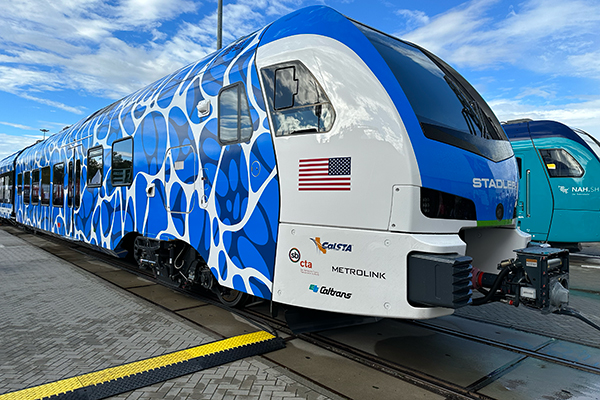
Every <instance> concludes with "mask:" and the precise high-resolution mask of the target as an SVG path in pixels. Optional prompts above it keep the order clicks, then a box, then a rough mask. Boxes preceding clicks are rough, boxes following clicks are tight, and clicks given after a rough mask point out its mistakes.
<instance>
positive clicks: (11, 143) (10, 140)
mask: <svg viewBox="0 0 600 400" xmlns="http://www.w3.org/2000/svg"><path fill="white" fill-rule="evenodd" d="M40 139H43V135H42V134H39V135H19V136H15V135H9V134H6V133H2V132H0V143H2V146H0V160H2V159H4V158H5V157H8V156H10V155H11V154H14V153H16V152H17V151H19V150H21V149H23V148H24V147H26V146H29V145H32V144H34V143H35V142H37V141H38V140H40Z"/></svg>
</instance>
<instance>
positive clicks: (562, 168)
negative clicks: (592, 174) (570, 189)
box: [540, 149, 584, 178]
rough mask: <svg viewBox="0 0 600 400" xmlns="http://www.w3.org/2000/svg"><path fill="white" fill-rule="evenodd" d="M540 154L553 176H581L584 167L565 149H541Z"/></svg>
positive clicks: (549, 173) (550, 174)
mask: <svg viewBox="0 0 600 400" xmlns="http://www.w3.org/2000/svg"><path fill="white" fill-rule="evenodd" d="M540 155H541V156H542V159H543V160H544V165H546V170H547V171H548V175H549V176H550V177H551V178H580V177H582V176H583V172H584V171H583V168H582V167H581V165H579V163H578V162H577V160H575V158H573V156H572V155H571V154H569V152H567V151H566V150H564V149H540Z"/></svg>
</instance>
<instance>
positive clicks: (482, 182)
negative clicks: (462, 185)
mask: <svg viewBox="0 0 600 400" xmlns="http://www.w3.org/2000/svg"><path fill="white" fill-rule="evenodd" d="M473 187H474V188H475V189H479V188H484V189H492V188H493V189H508V190H517V182H516V181H507V180H504V179H489V178H473Z"/></svg>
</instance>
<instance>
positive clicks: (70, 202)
mask: <svg viewBox="0 0 600 400" xmlns="http://www.w3.org/2000/svg"><path fill="white" fill-rule="evenodd" d="M67 174H68V178H67V206H69V207H73V161H69V169H68V170H67Z"/></svg>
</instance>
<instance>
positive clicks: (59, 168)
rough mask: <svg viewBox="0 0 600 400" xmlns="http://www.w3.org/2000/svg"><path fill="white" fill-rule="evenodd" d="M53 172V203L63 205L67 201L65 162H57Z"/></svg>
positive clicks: (56, 205)
mask: <svg viewBox="0 0 600 400" xmlns="http://www.w3.org/2000/svg"><path fill="white" fill-rule="evenodd" d="M52 172H53V176H52V205H53V206H54V207H62V206H63V204H64V202H65V164H64V163H60V164H56V165H55V166H54V171H52Z"/></svg>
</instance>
